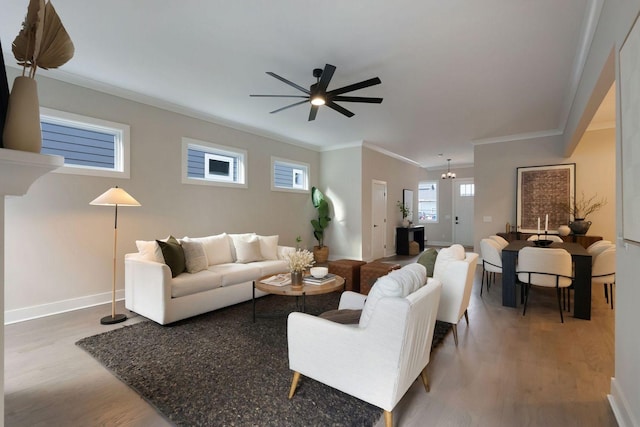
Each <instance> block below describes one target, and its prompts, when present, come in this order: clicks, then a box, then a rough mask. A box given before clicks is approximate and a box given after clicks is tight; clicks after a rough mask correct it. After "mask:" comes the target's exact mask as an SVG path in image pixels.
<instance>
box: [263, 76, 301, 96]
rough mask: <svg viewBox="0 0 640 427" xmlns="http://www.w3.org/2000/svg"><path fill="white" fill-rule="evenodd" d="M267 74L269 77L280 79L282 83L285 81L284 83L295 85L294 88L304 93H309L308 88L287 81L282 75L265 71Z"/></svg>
mask: <svg viewBox="0 0 640 427" xmlns="http://www.w3.org/2000/svg"><path fill="white" fill-rule="evenodd" d="M267 74H269V75H270V76H271V77H274V78H276V79H278V80H280V81H281V82H282V83H286V84H288V85H289V86H292V87H295V88H296V89H298V90H299V91H302V92H304V93H306V94H309V93H310V92H309V89H305V88H303V87H302V86H300V85H297V84H295V83H294V82H292V81H289V80H287V79H285V78H284V77H280V76H279V75H277V74H276V73H272V72H271V71H267Z"/></svg>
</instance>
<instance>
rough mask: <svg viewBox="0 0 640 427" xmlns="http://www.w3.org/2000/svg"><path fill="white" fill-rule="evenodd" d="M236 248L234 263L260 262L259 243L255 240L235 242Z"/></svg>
mask: <svg viewBox="0 0 640 427" xmlns="http://www.w3.org/2000/svg"><path fill="white" fill-rule="evenodd" d="M235 246H236V258H237V259H236V262H237V263H239V264H246V263H248V262H254V261H262V253H261V252H260V241H259V240H258V239H257V238H253V239H251V240H241V239H240V240H237V241H236V242H235Z"/></svg>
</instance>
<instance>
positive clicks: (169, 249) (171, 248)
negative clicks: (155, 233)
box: [156, 236, 185, 277]
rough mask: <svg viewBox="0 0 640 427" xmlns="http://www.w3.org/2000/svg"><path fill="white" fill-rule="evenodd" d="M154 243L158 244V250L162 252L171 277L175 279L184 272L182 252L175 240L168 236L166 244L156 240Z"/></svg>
mask: <svg viewBox="0 0 640 427" xmlns="http://www.w3.org/2000/svg"><path fill="white" fill-rule="evenodd" d="M156 242H158V245H159V246H160V250H162V256H163V257H164V263H165V264H167V265H168V266H169V268H170V269H171V277H176V276H177V275H178V274H180V273H182V272H184V271H185V262H184V251H183V250H182V246H181V245H180V243H179V242H178V241H177V240H176V238H175V237H173V236H169V240H167V241H166V242H163V241H162V240H156Z"/></svg>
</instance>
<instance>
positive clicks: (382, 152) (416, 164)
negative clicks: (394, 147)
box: [362, 141, 423, 168]
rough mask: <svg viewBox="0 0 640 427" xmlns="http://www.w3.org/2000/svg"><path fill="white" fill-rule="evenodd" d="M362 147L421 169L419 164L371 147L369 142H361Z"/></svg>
mask: <svg viewBox="0 0 640 427" xmlns="http://www.w3.org/2000/svg"><path fill="white" fill-rule="evenodd" d="M362 146H363V147H366V148H368V149H370V150H373V151H377V152H378V153H381V154H384V155H385V156H389V157H393V158H394V159H398V160H400V161H403V162H405V163H409V164H410V165H414V166H418V167H420V168H421V167H423V166H422V165H421V164H420V163H418V162H416V161H415V160H411V159H409V158H407V157H404V156H401V155H399V154H396V153H392V152H391V151H389V150H385V149H384V148H380V147H378V146H375V145H373V144H371V143H369V142H366V141H365V142H363V143H362Z"/></svg>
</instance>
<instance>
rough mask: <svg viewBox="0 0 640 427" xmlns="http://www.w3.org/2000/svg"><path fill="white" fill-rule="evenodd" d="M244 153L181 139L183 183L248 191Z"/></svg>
mask: <svg viewBox="0 0 640 427" xmlns="http://www.w3.org/2000/svg"><path fill="white" fill-rule="evenodd" d="M246 162H247V152H246V151H245V150H240V149H238V148H232V147H225V146H222V145H216V144H212V143H210V142H204V141H198V140H195V139H191V138H182V183H183V184H198V185H226V186H234V187H243V188H246V187H247V175H246V169H245V164H246Z"/></svg>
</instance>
